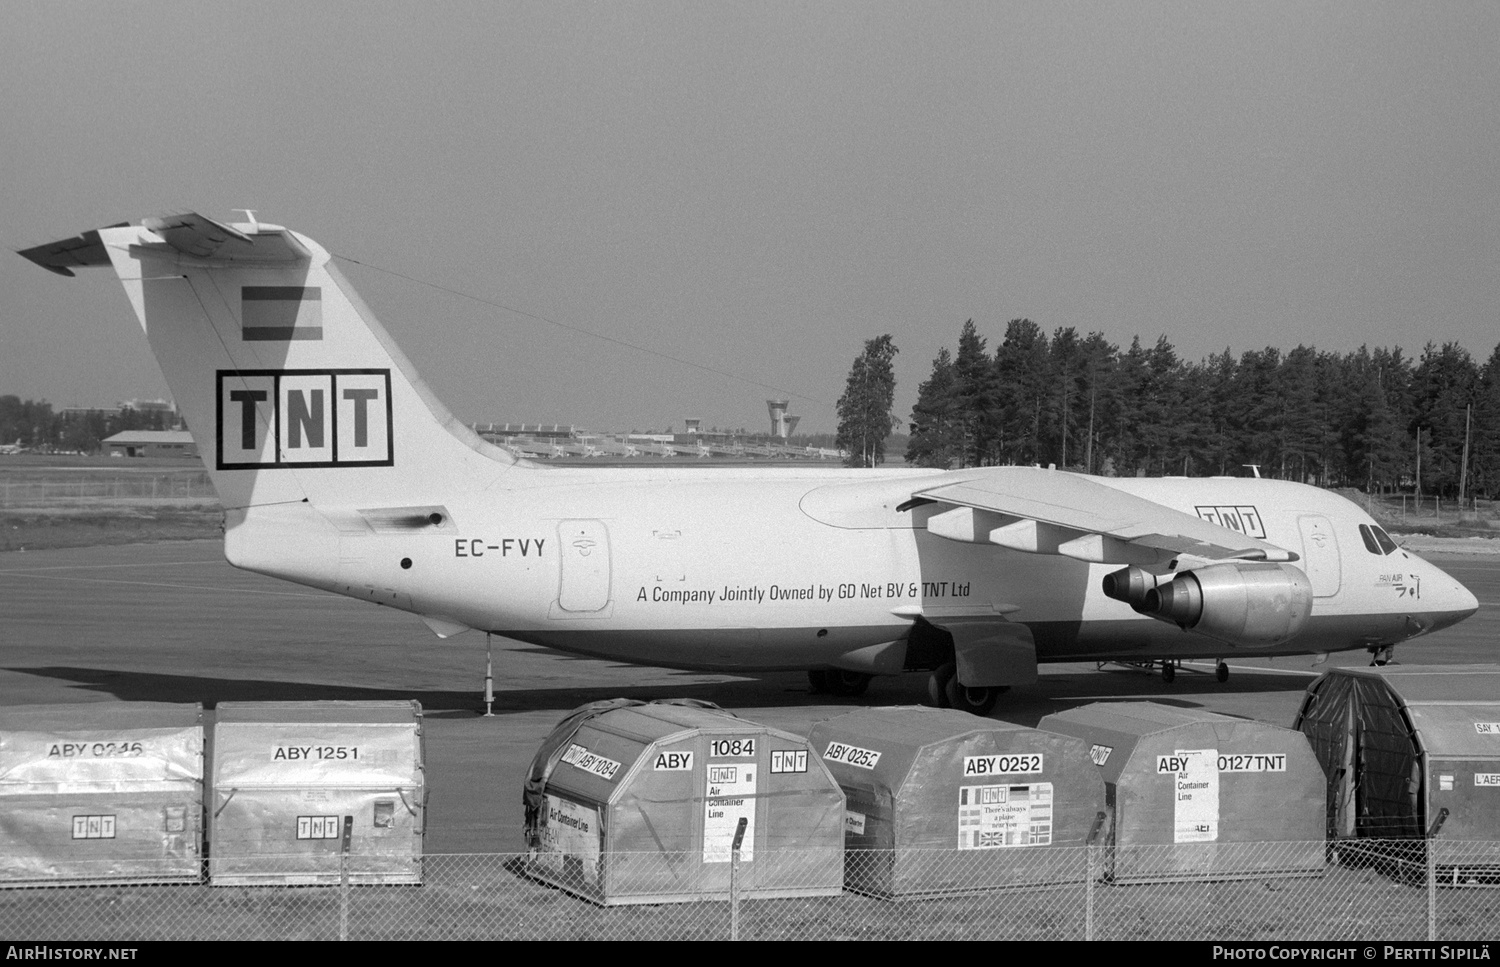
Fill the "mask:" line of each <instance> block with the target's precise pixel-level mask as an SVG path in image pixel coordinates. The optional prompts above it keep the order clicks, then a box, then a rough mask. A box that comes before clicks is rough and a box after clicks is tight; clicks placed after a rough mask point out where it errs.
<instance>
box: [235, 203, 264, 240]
mask: <svg viewBox="0 0 1500 967" xmlns="http://www.w3.org/2000/svg"><path fill="white" fill-rule="evenodd" d="M229 210H230V211H232V212H244V213H245V221H247V222H249V223H250V234H251V235H258V234H260V222H259V221H258V220H257V219H256V217H255V209H253V208H231V209H229Z"/></svg>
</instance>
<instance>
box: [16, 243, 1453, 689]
mask: <svg viewBox="0 0 1500 967" xmlns="http://www.w3.org/2000/svg"><path fill="white" fill-rule="evenodd" d="M21 254H22V255H24V256H25V257H27V258H28V259H31V260H32V261H34V262H37V263H38V264H40V265H42V266H44V267H46V268H48V269H51V270H52V271H54V272H58V273H60V274H62V275H72V274H73V273H72V271H71V269H73V268H75V267H79V266H90V265H112V266H113V267H114V269H115V272H116V273H117V274H118V275H119V277H120V279H121V280H122V281H123V282H124V285H125V291H126V293H127V294H128V295H129V297H130V301H131V304H132V305H133V306H134V307H135V311H136V314H137V316H139V318H140V321H141V325H142V326H143V328H144V329H145V330H146V335H147V337H148V339H149V340H150V343H151V348H152V350H153V351H154V352H155V354H156V358H157V360H158V361H159V362H160V364H161V367H162V371H163V372H164V373H165V375H166V379H167V382H168V383H169V384H170V386H171V388H172V395H173V396H174V398H175V399H176V400H177V402H178V404H179V405H180V406H181V408H182V412H183V414H184V415H185V416H186V418H187V422H188V426H190V427H191V428H192V432H193V435H194V437H195V438H196V440H197V443H198V449H199V452H200V453H201V454H203V455H204V460H205V462H206V463H207V465H208V470H209V473H210V474H211V476H212V478H213V482H214V486H215V487H216V488H217V489H218V492H219V496H220V497H221V499H222V501H223V504H224V508H225V512H226V533H225V540H224V550H225V555H226V556H227V557H228V559H229V561H230V563H232V564H233V565H235V566H236V567H240V568H245V569H248V570H252V571H257V572H260V573H262V574H268V575H272V576H274V577H278V578H283V579H285V580H288V581H294V582H296V583H298V584H304V585H308V586H310V587H315V588H322V589H324V590H327V591H332V592H334V593H336V594H343V595H347V596H349V597H353V598H359V599H361V600H366V601H372V602H375V603H377V604H382V605H386V606H388V607H393V608H398V609H401V610H403V611H410V612H412V613H414V614H417V615H419V616H421V617H422V619H423V620H424V621H425V622H426V623H427V625H428V626H429V627H430V628H431V629H432V630H433V631H434V632H436V633H437V634H438V635H440V636H447V635H450V634H454V633H457V632H460V631H464V630H468V629H479V630H482V631H486V632H493V633H495V634H499V635H504V636H506V637H509V638H514V639H519V640H521V641H526V642H532V643H535V644H538V645H544V646H548V647H552V648H556V649H560V650H563V651H568V652H575V653H579V654H585V655H593V656H597V657H601V658H608V659H613V660H617V661H625V662H633V663H640V664H649V665H658V666H666V667H675V668H691V669H713V670H720V671H731V672H755V671H770V670H778V669H807V670H808V671H809V675H810V678H811V680H812V683H813V685H814V687H815V688H821V689H824V690H827V691H830V692H834V693H838V694H846V695H857V694H859V693H860V692H861V691H862V690H863V688H864V687H865V685H866V684H868V682H869V678H870V676H872V675H891V674H897V673H900V672H903V671H912V670H921V671H928V672H931V678H930V679H929V690H930V692H931V695H932V697H933V699H934V701H936V702H937V703H939V704H948V705H952V706H955V707H958V708H964V709H969V710H971V711H976V712H980V713H984V712H987V711H988V710H989V709H990V708H992V707H993V705H994V702H995V699H996V696H997V695H998V694H999V693H1000V692H1002V691H1004V690H1005V688H1007V687H1008V686H1011V685H1017V684H1026V683H1030V682H1032V681H1034V680H1035V678H1036V669H1037V663H1038V662H1064V661H1083V660H1089V661H1124V662H1134V661H1150V660H1156V661H1163V662H1165V663H1166V667H1167V668H1170V667H1172V664H1173V663H1174V662H1177V661H1180V660H1182V659H1186V658H1216V657H1217V658H1222V657H1224V656H1229V655H1237V654H1245V655H1288V654H1307V653H1317V652H1328V651H1336V650H1340V649H1355V648H1368V649H1371V650H1372V651H1373V650H1377V649H1384V648H1388V647H1389V646H1391V645H1393V644H1395V643H1396V642H1401V641H1405V640H1407V639H1409V638H1414V637H1416V636H1418V635H1422V634H1426V633H1427V632H1430V631H1434V630H1436V629H1439V628H1444V627H1447V626H1449V625H1452V624H1454V623H1455V622H1458V621H1461V620H1462V619H1464V618H1465V617H1467V616H1469V615H1471V614H1473V613H1474V611H1475V610H1476V609H1477V602H1476V601H1475V598H1474V596H1473V595H1472V594H1470V593H1469V591H1468V590H1466V589H1465V588H1464V587H1463V586H1462V585H1460V584H1459V583H1458V582H1457V581H1455V580H1454V579H1453V578H1452V577H1449V576H1448V575H1447V574H1445V573H1443V572H1442V571H1441V570H1439V569H1438V568H1436V567H1434V566H1433V565H1431V564H1429V563H1427V562H1426V561H1423V560H1421V559H1420V558H1418V557H1417V556H1416V555H1414V554H1411V553H1409V552H1407V551H1405V550H1402V549H1401V548H1399V547H1397V546H1396V545H1395V543H1394V542H1392V540H1391V539H1390V537H1388V536H1387V535H1386V534H1385V532H1384V531H1382V530H1381V529H1380V527H1379V526H1377V525H1376V524H1375V522H1374V521H1373V520H1371V519H1370V517H1368V516H1367V515H1366V514H1365V513H1364V512H1363V511H1361V510H1360V509H1359V508H1358V507H1356V506H1355V505H1354V504H1352V503H1350V502H1349V501H1347V500H1345V499H1343V498H1341V497H1338V496H1335V495H1333V494H1331V493H1327V492H1325V491H1323V490H1319V489H1317V488H1314V487H1308V486H1302V485H1299V484H1294V483H1286V482H1281V481H1272V480H1257V479H1232V478H1211V479H1186V478H1182V479H1162V480H1146V479H1113V478H1100V477H1090V476H1083V475H1079V474H1073V473H1065V472H1058V471H1053V470H1042V469H1035V468H1026V467H987V468H981V469H969V470H955V471H946V472H939V471H929V470H888V471H879V470H817V469H801V468H774V469H719V470H697V469H693V470H675V471H674V470H672V469H666V468H662V467H660V466H659V465H657V466H652V467H650V468H646V467H643V468H641V469H608V468H601V469H593V468H576V469H574V468H565V469H552V468H549V469H541V468H538V467H535V466H533V465H531V464H530V463H527V462H525V461H523V460H518V459H517V458H515V457H514V456H512V455H511V454H509V453H507V452H506V451H504V450H501V449H499V448H498V447H495V446H492V445H490V444H488V443H485V442H484V441H483V440H481V439H480V438H479V437H478V436H477V435H476V434H474V433H473V432H472V431H470V430H469V429H468V428H467V427H465V426H464V425H463V424H462V423H460V422H458V421H457V420H456V419H454V418H453V416H452V415H451V414H450V413H449V412H448V411H447V410H446V409H445V408H444V407H443V406H442V404H441V403H439V402H438V401H437V399H436V398H434V396H433V394H432V393H431V392H430V391H429V390H428V388H427V386H426V385H425V384H424V383H423V382H422V381H421V379H419V378H418V376H417V374H416V373H415V372H413V370H412V367H411V364H410V363H409V362H408V361H407V360H406V358H405V357H404V356H403V355H402V354H401V352H400V350H399V349H397V348H396V345H395V343H394V342H392V340H391V338H390V336H389V335H387V333H386V331H385V330H384V329H383V328H382V327H381V326H380V324H379V323H377V322H376V320H375V317H374V315H373V314H372V313H371V312H370V310H369V309H368V308H367V307H366V306H365V305H364V303H363V302H361V301H360V299H359V297H358V296H357V295H356V294H355V292H354V290H353V288H351V287H350V285H349V283H348V281H347V280H345V279H344V277H343V276H342V275H341V274H340V273H339V271H338V270H337V269H336V268H335V266H334V265H333V263H332V260H331V258H330V256H329V253H328V252H327V250H325V249H324V248H323V247H322V246H320V245H318V244H317V243H316V242H314V241H312V240H311V239H309V238H307V237H305V236H303V235H299V234H297V233H295V232H291V231H288V230H286V229H284V228H281V227H280V226H275V225H267V224H260V223H257V222H254V221H253V220H252V221H251V222H249V223H247V224H235V225H224V224H220V223H218V222H215V221H212V220H210V219H208V218H205V217H203V216H201V215H196V214H188V215H174V216H169V217H162V218H148V219H146V220H145V221H144V223H143V224H141V225H139V226H132V225H117V226H113V227H110V228H103V229H99V230H97V231H91V232H88V233H86V234H84V235H82V236H79V237H77V238H72V239H66V240H63V241H60V242H55V243H53V244H50V245H42V246H38V247H36V248H32V249H27V250H25V251H23V252H22V253H21ZM1223 667H1224V666H1223V665H1222V663H1221V664H1220V668H1221V669H1222V668H1223Z"/></svg>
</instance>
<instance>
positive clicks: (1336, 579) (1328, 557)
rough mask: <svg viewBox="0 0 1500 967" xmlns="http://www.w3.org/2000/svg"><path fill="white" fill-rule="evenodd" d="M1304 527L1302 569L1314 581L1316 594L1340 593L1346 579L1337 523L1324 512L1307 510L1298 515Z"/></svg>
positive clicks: (1298, 519)
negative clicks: (1335, 530)
mask: <svg viewBox="0 0 1500 967" xmlns="http://www.w3.org/2000/svg"><path fill="white" fill-rule="evenodd" d="M1297 526H1298V527H1299V528H1300V529H1301V531H1302V561H1301V562H1300V563H1301V565H1302V570H1303V571H1304V572H1305V573H1306V574H1307V579H1308V580H1309V581H1311V582H1312V586H1313V597H1315V598H1331V597H1333V596H1334V595H1335V594H1338V593H1339V585H1340V584H1341V583H1342V581H1343V573H1342V568H1341V565H1340V563H1339V542H1338V539H1337V538H1335V537H1334V535H1333V524H1332V523H1330V522H1329V520H1328V518H1327V517H1324V516H1322V515H1320V514H1303V515H1302V516H1301V517H1298V518H1297Z"/></svg>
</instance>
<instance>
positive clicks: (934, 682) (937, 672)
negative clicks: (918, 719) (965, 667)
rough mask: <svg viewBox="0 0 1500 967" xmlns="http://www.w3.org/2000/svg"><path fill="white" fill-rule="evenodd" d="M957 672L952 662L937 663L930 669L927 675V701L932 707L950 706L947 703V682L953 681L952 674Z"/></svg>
mask: <svg viewBox="0 0 1500 967" xmlns="http://www.w3.org/2000/svg"><path fill="white" fill-rule="evenodd" d="M956 674H958V666H957V665H955V664H953V662H951V661H950V662H948V663H946V664H943V665H939V666H937V667H936V668H934V669H933V670H932V674H931V675H929V676H928V677H927V702H928V704H929V705H931V706H932V707H933V708H950V707H951V706H950V705H949V703H948V683H949V682H951V681H953V676H954V675H956Z"/></svg>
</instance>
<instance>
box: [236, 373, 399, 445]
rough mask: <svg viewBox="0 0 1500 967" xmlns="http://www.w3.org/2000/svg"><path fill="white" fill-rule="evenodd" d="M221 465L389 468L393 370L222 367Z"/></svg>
mask: <svg viewBox="0 0 1500 967" xmlns="http://www.w3.org/2000/svg"><path fill="white" fill-rule="evenodd" d="M218 421H219V427H218V429H219V432H218V453H217V462H218V469H220V470H259V469H273V468H277V467H304V468H308V467H389V466H392V465H394V463H395V459H394V453H393V452H392V446H391V436H392V432H391V431H392V425H393V424H392V412H391V372H390V370H388V369H284V370H271V369H257V370H222V369H221V370H219V372H218Z"/></svg>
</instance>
